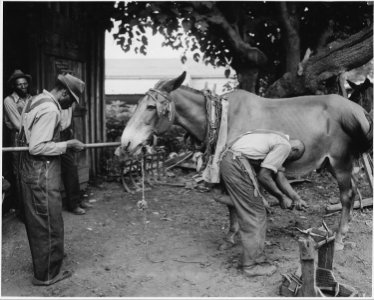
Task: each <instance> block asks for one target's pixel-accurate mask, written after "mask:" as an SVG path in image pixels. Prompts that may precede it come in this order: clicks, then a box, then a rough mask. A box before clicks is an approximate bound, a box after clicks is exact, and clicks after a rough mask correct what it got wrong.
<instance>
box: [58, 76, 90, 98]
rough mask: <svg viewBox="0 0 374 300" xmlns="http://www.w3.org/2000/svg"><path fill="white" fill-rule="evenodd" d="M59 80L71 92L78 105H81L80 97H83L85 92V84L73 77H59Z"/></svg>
mask: <svg viewBox="0 0 374 300" xmlns="http://www.w3.org/2000/svg"><path fill="white" fill-rule="evenodd" d="M57 80H59V81H60V82H62V83H63V84H64V85H65V86H66V87H67V88H68V90H69V92H70V93H71V94H72V95H73V96H74V98H75V100H76V101H77V103H79V97H81V96H82V94H83V91H84V86H85V83H84V82H83V81H82V80H80V79H79V78H77V77H74V76H73V75H70V74H66V75H61V74H60V75H58V77H57Z"/></svg>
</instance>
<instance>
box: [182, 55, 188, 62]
mask: <svg viewBox="0 0 374 300" xmlns="http://www.w3.org/2000/svg"><path fill="white" fill-rule="evenodd" d="M186 61H187V57H186V55H183V56H182V57H181V62H182V64H185V63H186Z"/></svg>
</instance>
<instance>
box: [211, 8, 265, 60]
mask: <svg viewBox="0 0 374 300" xmlns="http://www.w3.org/2000/svg"><path fill="white" fill-rule="evenodd" d="M206 18H207V20H208V21H209V22H210V23H212V24H214V25H217V26H220V27H221V28H222V29H223V30H224V31H225V32H226V34H227V36H228V37H229V38H230V41H231V43H232V44H233V45H234V47H235V48H236V49H237V51H238V52H239V53H241V55H243V56H246V57H247V59H248V60H250V61H251V62H253V64H254V65H257V66H263V65H265V64H266V63H267V57H266V55H265V54H264V53H263V52H262V51H261V50H260V49H258V48H257V47H252V46H251V45H250V44H249V43H246V42H244V41H243V39H242V37H241V36H240V34H239V32H238V31H237V30H235V29H234V28H233V27H232V26H231V25H230V23H229V22H228V21H227V20H226V18H225V17H224V16H223V14H222V13H221V12H220V11H219V10H218V9H217V8H216V7H215V8H214V10H213V13H212V15H210V16H207V17H206Z"/></svg>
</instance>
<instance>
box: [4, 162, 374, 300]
mask: <svg viewBox="0 0 374 300" xmlns="http://www.w3.org/2000/svg"><path fill="white" fill-rule="evenodd" d="M173 171H174V173H175V174H176V176H175V177H169V178H168V181H169V182H173V183H176V182H186V181H189V180H191V178H192V175H194V173H191V172H185V171H181V170H180V169H174V170H173ZM308 179H310V181H311V182H303V183H299V184H295V185H294V186H295V189H296V190H297V191H298V192H299V194H300V195H301V196H302V198H303V199H304V200H306V202H307V203H308V204H309V206H310V207H309V209H308V211H307V212H299V211H285V210H281V209H280V208H279V206H275V207H273V214H271V215H269V217H268V233H267V242H266V254H267V256H268V257H269V258H270V260H273V261H274V263H275V264H276V265H277V267H278V269H277V272H276V273H275V274H274V275H272V276H269V277H257V278H247V277H245V276H243V274H242V273H241V272H240V270H238V269H237V264H238V261H239V258H240V253H241V246H240V245H239V246H236V247H234V248H231V249H228V250H218V246H219V244H220V243H221V242H222V240H223V238H224V236H225V233H226V232H227V229H228V228H227V227H228V213H227V208H226V207H225V206H223V205H222V204H219V203H216V202H215V201H214V200H213V199H212V198H211V196H212V195H211V193H210V192H202V191H198V190H197V189H194V188H191V186H187V188H186V187H172V186H166V185H160V186H157V187H155V188H153V189H151V190H149V191H146V192H145V199H146V200H147V202H148V206H149V207H148V209H147V210H146V211H145V212H142V211H139V210H138V209H137V202H138V201H139V200H140V199H141V193H140V192H138V193H135V194H133V195H131V194H128V193H125V192H124V191H123V188H122V186H121V184H120V183H119V182H103V183H102V184H100V185H99V186H96V187H93V186H90V187H89V189H88V190H87V195H88V198H89V199H90V201H91V203H92V204H94V207H93V208H91V209H90V210H89V211H88V213H87V214H86V215H83V216H76V215H72V214H70V213H68V212H66V211H64V212H63V217H64V221H65V251H66V253H67V257H66V259H65V262H64V268H67V269H71V270H73V271H74V274H73V276H72V277H71V278H69V279H67V280H64V281H61V282H59V283H56V284H55V285H52V286H50V287H35V286H32V285H31V282H30V281H31V278H32V263H31V257H30V251H29V246H28V242H27V237H26V233H25V229H24V226H23V224H22V223H20V222H19V221H18V220H17V219H16V218H8V219H6V220H3V226H2V276H1V289H2V290H1V294H2V296H3V297H4V296H26V297H278V296H279V286H280V284H281V282H282V276H281V274H284V273H291V272H295V271H296V269H297V267H298V266H299V248H298V243H297V240H298V238H299V237H300V236H301V235H302V234H300V233H299V232H298V231H297V230H296V229H294V227H299V228H302V229H307V228H310V227H320V226H321V224H322V219H323V216H324V215H325V214H326V212H325V207H326V205H328V204H329V202H336V201H337V200H338V190H337V186H336V184H335V182H334V181H333V180H332V179H331V177H330V175H328V174H323V175H316V174H314V173H313V174H311V175H310V176H309V177H308ZM188 187H190V188H188ZM367 190H368V189H367V186H363V187H360V191H361V193H362V194H363V196H364V197H365V196H366V197H368V195H367ZM365 193H366V194H365ZM339 216H340V214H335V215H333V216H329V217H325V218H324V220H325V221H326V223H327V225H328V226H329V227H330V228H333V229H334V228H336V226H337V224H338V220H339ZM372 228H373V214H372V208H369V209H364V210H363V211H359V210H355V211H354V213H353V219H352V221H351V223H350V230H349V233H348V235H347V238H346V242H347V245H346V247H345V249H344V250H343V251H340V252H335V255H334V275H335V277H336V278H337V280H338V281H339V282H341V283H344V284H348V285H350V286H352V287H355V288H356V289H357V291H358V292H359V296H361V297H363V296H366V297H371V296H372Z"/></svg>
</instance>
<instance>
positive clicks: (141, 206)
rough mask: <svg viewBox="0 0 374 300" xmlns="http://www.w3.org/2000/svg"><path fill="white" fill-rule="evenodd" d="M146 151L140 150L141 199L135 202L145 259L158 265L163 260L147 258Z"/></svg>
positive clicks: (144, 149)
mask: <svg viewBox="0 0 374 300" xmlns="http://www.w3.org/2000/svg"><path fill="white" fill-rule="evenodd" d="M146 151H147V149H146V148H145V147H143V148H142V159H141V163H140V165H141V172H142V199H141V200H139V201H138V202H137V204H136V205H137V207H138V209H139V210H140V211H142V214H143V216H142V219H143V225H144V227H143V228H144V230H143V235H144V238H145V241H143V243H145V247H146V248H145V257H146V258H147V259H148V260H149V261H150V262H152V263H159V262H164V261H165V260H159V261H155V260H152V259H151V258H150V257H149V251H148V250H149V238H148V232H147V229H148V223H149V220H148V218H147V209H148V203H147V201H146V200H145V158H146Z"/></svg>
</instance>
